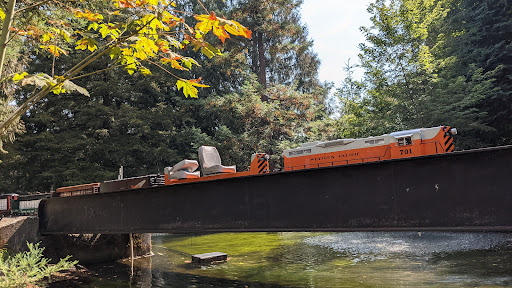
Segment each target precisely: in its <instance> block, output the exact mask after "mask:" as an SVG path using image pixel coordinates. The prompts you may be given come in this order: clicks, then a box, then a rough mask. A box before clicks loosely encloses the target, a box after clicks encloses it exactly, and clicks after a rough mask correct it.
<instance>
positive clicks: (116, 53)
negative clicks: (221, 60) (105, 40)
mask: <svg viewBox="0 0 512 288" xmlns="http://www.w3.org/2000/svg"><path fill="white" fill-rule="evenodd" d="M120 56H121V48H119V47H117V46H115V47H113V48H112V50H110V59H111V60H114V59H118V58H119V57H120Z"/></svg>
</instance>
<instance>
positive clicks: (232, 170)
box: [52, 126, 457, 197]
mask: <svg viewBox="0 0 512 288" xmlns="http://www.w3.org/2000/svg"><path fill="white" fill-rule="evenodd" d="M456 134H457V130H456V129H455V128H451V127H449V126H438V127H432V128H419V129H413V130H406V131H399V132H394V133H391V134H385V135H381V136H376V137H367V138H359V139H338V140H333V141H327V142H312V143H305V144H302V145H301V146H300V147H298V148H294V149H288V150H284V152H283V160H284V171H293V170H301V169H314V168H320V167H328V166H338V165H347V164H355V163H365V162H375V161H382V160H389V159H400V158H410V157H417V156H424V155H433V154H442V153H448V152H453V150H454V143H453V136H454V135H456ZM198 156H199V162H200V163H201V171H196V170H197V169H198V168H199V163H198V162H197V161H196V160H183V161H181V162H179V163H177V164H176V165H174V166H172V167H167V168H165V169H164V175H147V176H140V177H134V178H127V179H120V180H111V181H105V182H103V183H91V184H83V185H77V186H70V187H62V188H59V189H57V191H56V192H55V193H54V194H53V195H52V197H69V196H77V195H84V194H93V193H109V192H116V191H123V190H130V189H137V188H145V187H151V186H159V185H175V184H181V183H191V182H198V181H210V180H217V179H222V178H234V177H245V176H250V175H257V174H266V173H269V172H270V171H269V163H268V159H269V156H268V155H267V154H265V153H255V154H253V155H252V157H251V165H250V169H249V171H245V172H236V166H224V165H222V163H221V159H220V156H219V153H218V152H217V149H216V148H215V147H211V146H201V147H200V148H199V153H198Z"/></svg>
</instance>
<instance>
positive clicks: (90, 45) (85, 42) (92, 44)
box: [75, 38, 98, 52]
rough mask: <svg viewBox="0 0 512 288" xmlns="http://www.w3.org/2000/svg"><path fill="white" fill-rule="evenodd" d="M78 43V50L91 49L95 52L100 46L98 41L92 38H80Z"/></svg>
mask: <svg viewBox="0 0 512 288" xmlns="http://www.w3.org/2000/svg"><path fill="white" fill-rule="evenodd" d="M76 44H77V46H76V47H75V49H76V50H85V49H89V51H91V52H93V51H94V50H96V49H97V48H98V42H97V41H96V40H94V39H92V38H82V39H81V40H78V41H77V42H76Z"/></svg>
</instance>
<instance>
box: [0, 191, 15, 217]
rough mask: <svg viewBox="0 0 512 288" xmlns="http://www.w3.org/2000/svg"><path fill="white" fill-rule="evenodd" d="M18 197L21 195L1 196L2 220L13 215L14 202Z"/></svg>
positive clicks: (0, 212) (0, 211) (0, 215)
mask: <svg viewBox="0 0 512 288" xmlns="http://www.w3.org/2000/svg"><path fill="white" fill-rule="evenodd" d="M18 197H19V195H18V194H14V193H10V194H3V195H0V219H2V218H3V217H4V216H9V215H11V209H12V202H13V200H16V199H18Z"/></svg>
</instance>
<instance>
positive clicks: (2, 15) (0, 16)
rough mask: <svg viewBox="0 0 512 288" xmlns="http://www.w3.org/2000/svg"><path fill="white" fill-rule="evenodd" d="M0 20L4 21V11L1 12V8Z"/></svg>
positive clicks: (0, 10) (0, 9)
mask: <svg viewBox="0 0 512 288" xmlns="http://www.w3.org/2000/svg"><path fill="white" fill-rule="evenodd" d="M0 19H2V21H4V19H5V13H4V10H2V8H0Z"/></svg>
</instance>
